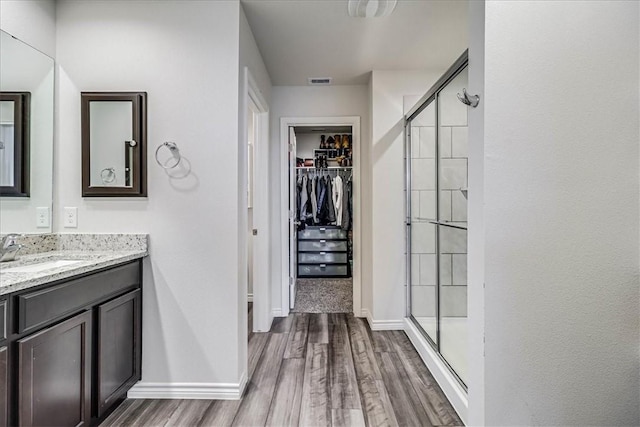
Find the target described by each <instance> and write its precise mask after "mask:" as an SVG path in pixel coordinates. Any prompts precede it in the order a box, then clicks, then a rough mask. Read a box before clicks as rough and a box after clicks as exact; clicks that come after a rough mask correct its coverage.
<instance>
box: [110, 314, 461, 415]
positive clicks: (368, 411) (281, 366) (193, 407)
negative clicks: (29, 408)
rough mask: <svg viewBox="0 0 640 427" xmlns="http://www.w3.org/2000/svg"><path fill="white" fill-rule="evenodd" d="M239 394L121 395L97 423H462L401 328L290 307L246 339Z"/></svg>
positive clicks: (348, 316) (344, 315) (342, 315)
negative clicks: (245, 378) (377, 327)
mask: <svg viewBox="0 0 640 427" xmlns="http://www.w3.org/2000/svg"><path fill="white" fill-rule="evenodd" d="M249 376H250V378H251V379H250V381H249V383H248V385H247V388H246V391H245V394H244V396H243V398H242V400H239V401H231V400H226V401H223V400H217V401H214V400H132V399H128V400H127V401H125V402H124V403H123V404H122V405H121V406H120V407H119V408H118V409H117V410H116V411H115V412H114V413H113V414H112V415H111V416H110V417H109V418H107V419H106V420H105V422H104V423H102V426H177V425H180V426H196V425H197V426H228V425H238V426H258V425H272V426H284V425H294V426H295V425H300V426H325V425H326V426H364V425H368V426H381V425H391V426H393V425H399V426H418V425H420V426H444V425H451V426H453V425H462V422H461V421H460V419H459V418H458V416H457V415H456V414H455V411H454V410H453V408H452V407H451V405H450V404H449V402H448V401H447V399H446V397H445V396H444V394H443V393H442V391H441V390H440V387H439V386H438V385H437V383H436V382H435V380H434V379H433V377H432V376H431V373H430V372H429V371H428V370H427V368H426V367H425V366H424V364H423V362H422V360H421V359H420V357H419V356H418V354H417V353H416V351H415V350H414V348H413V346H412V345H411V343H410V342H409V339H408V338H407V336H406V335H405V333H404V332H402V331H381V332H372V331H371V330H370V329H369V326H368V324H367V323H366V321H365V320H364V319H359V318H355V317H354V316H353V315H347V314H335V313H334V314H310V313H295V314H291V315H289V317H286V318H277V319H275V320H274V323H273V325H272V327H271V331H270V332H269V333H254V334H251V336H250V339H249Z"/></svg>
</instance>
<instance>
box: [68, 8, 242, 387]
mask: <svg viewBox="0 0 640 427" xmlns="http://www.w3.org/2000/svg"><path fill="white" fill-rule="evenodd" d="M239 11H240V6H239V3H237V2H184V1H167V0H163V1H81V2H78V1H59V2H58V6H57V17H58V28H57V30H58V31H57V45H58V49H57V59H58V71H59V73H58V93H57V96H58V120H57V125H58V128H57V142H56V143H57V150H56V156H55V158H56V163H55V182H57V183H58V185H56V192H55V206H56V208H57V209H58V210H61V209H62V208H63V207H65V206H77V207H78V229H77V230H72V231H79V232H120V233H122V232H125V233H126V232H136V233H140V232H143V233H144V232H146V233H149V234H150V258H149V259H148V260H147V261H146V263H145V271H144V306H143V322H144V330H143V333H144V335H143V367H142V380H143V382H145V383H177V382H180V383H238V381H239V379H240V375H241V373H242V371H243V370H244V369H245V368H244V365H245V364H246V362H245V361H243V360H241V357H242V354H243V353H244V352H246V334H245V335H242V334H239V330H240V329H241V328H242V325H241V323H240V322H241V321H240V320H239V319H246V311H244V310H243V311H242V312H240V311H239V310H240V303H239V295H240V293H241V291H242V290H244V292H245V294H244V298H246V283H243V282H242V277H241V273H240V272H239V265H240V262H241V260H240V254H241V252H242V247H241V245H242V242H239V241H238V236H239V234H240V233H241V232H244V231H245V229H244V228H242V229H240V225H241V220H240V219H239V218H240V217H241V216H242V215H240V213H239V206H241V202H239V198H240V195H241V194H244V193H241V192H240V183H239V179H240V178H239V177H240V176H241V174H242V171H240V170H239V167H238V165H239V164H240V160H239V156H240V155H241V152H240V150H239V148H238V144H237V141H239V132H238V111H239V106H238V104H239V102H238V93H239V73H238V69H239V63H240V58H239V22H240V15H239ZM81 91H146V92H148V100H147V106H148V140H147V143H148V150H149V154H148V165H149V170H148V193H149V197H148V198H140V199H135V198H134V199H125V198H109V199H100V198H85V199H83V198H81V196H80V194H81V179H80V178H81V173H80V92H81ZM163 141H175V142H176V143H177V144H178V146H179V147H180V151H181V154H182V155H183V157H184V158H185V159H187V160H188V161H189V163H190V165H191V174H190V175H189V176H188V177H187V178H185V179H175V178H171V177H169V176H168V175H167V174H165V172H164V171H163V170H162V169H160V168H159V167H158V166H157V165H156V164H155V160H154V158H153V153H154V151H155V148H156V147H157V146H158V145H159V144H161V143H162V142H163ZM243 146H244V144H243ZM245 164H246V161H245ZM244 173H246V170H245V171H244ZM245 212H246V209H245ZM57 217H58V218H61V215H59V216H57ZM245 220H246V215H245ZM245 224H246V223H245ZM56 230H57V231H69V230H67V229H63V228H62V221H60V220H58V221H56ZM245 266H246V264H245ZM245 275H246V268H245ZM245 279H246V277H245ZM243 287H244V288H243ZM245 309H246V308H245ZM244 322H245V327H246V320H244ZM245 331H246V329H245Z"/></svg>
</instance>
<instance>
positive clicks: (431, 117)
mask: <svg viewBox="0 0 640 427" xmlns="http://www.w3.org/2000/svg"><path fill="white" fill-rule="evenodd" d="M467 82H468V77H467V54H466V53H465V54H464V55H463V56H462V57H460V58H459V59H458V60H457V61H456V63H455V64H454V65H453V66H452V67H451V68H450V69H449V70H448V71H447V73H445V75H444V76H443V77H442V78H441V79H440V80H439V81H438V82H437V83H436V85H435V86H434V87H433V88H431V89H430V90H429V92H427V94H426V95H425V97H424V98H423V99H422V100H421V101H420V103H419V104H418V105H417V106H416V108H414V109H413V110H412V112H410V113H409V114H408V116H407V121H406V131H407V135H408V138H407V147H406V153H407V162H406V167H407V207H408V212H410V214H409V215H408V216H409V218H408V221H407V239H408V247H409V252H410V253H409V256H408V257H407V268H408V271H409V272H410V274H409V275H408V280H409V286H408V291H409V299H408V300H409V307H408V312H409V315H410V318H411V319H412V321H413V322H414V323H415V324H416V325H417V326H418V327H419V328H420V329H421V330H422V332H423V334H424V335H425V336H426V337H427V338H428V341H429V342H430V343H431V345H432V346H433V347H434V349H435V350H436V351H437V352H438V353H439V354H440V356H441V357H442V358H443V359H444V361H445V362H446V363H447V364H448V366H449V367H450V368H451V370H452V372H453V373H454V374H455V375H456V376H457V378H458V379H459V380H460V382H461V383H462V384H463V385H464V384H465V382H466V380H467V342H468V337H467V184H468V155H467V135H468V129H467V112H468V107H467V106H466V105H464V104H463V103H461V102H460V101H459V100H458V98H457V94H458V93H462V91H463V88H466V87H467Z"/></svg>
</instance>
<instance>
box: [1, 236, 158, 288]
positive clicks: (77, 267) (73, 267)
mask: <svg viewBox="0 0 640 427" xmlns="http://www.w3.org/2000/svg"><path fill="white" fill-rule="evenodd" d="M147 255H148V254H147V250H146V248H144V249H143V248H138V249H133V250H105V251H86V250H85V251H78V250H58V251H48V252H42V253H36V254H31V255H22V256H20V257H19V258H18V259H17V260H15V261H9V262H3V263H0V295H5V294H8V293H11V292H16V291H20V290H24V289H28V288H31V287H34V286H38V285H42V284H45V283H49V282H53V281H56V280H60V279H67V278H72V277H74V276H77V275H80V274H84V273H89V272H91V271H95V270H99V269H101V268H104V267H109V266H112V265H117V264H122V263H125V262H127V261H131V260H134V259H138V258H143V257H145V256H147ZM60 260H65V261H67V260H68V261H72V260H76V261H79V262H77V263H72V264H70V265H62V266H58V267H54V268H48V269H46V270H41V271H32V272H13V271H11V269H14V268H15V267H22V266H30V265H36V264H40V263H45V262H54V261H60Z"/></svg>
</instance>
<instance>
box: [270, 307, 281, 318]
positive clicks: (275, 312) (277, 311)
mask: <svg viewBox="0 0 640 427" xmlns="http://www.w3.org/2000/svg"><path fill="white" fill-rule="evenodd" d="M271 315H272V316H273V317H282V310H281V309H279V308H274V309H272V310H271Z"/></svg>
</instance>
